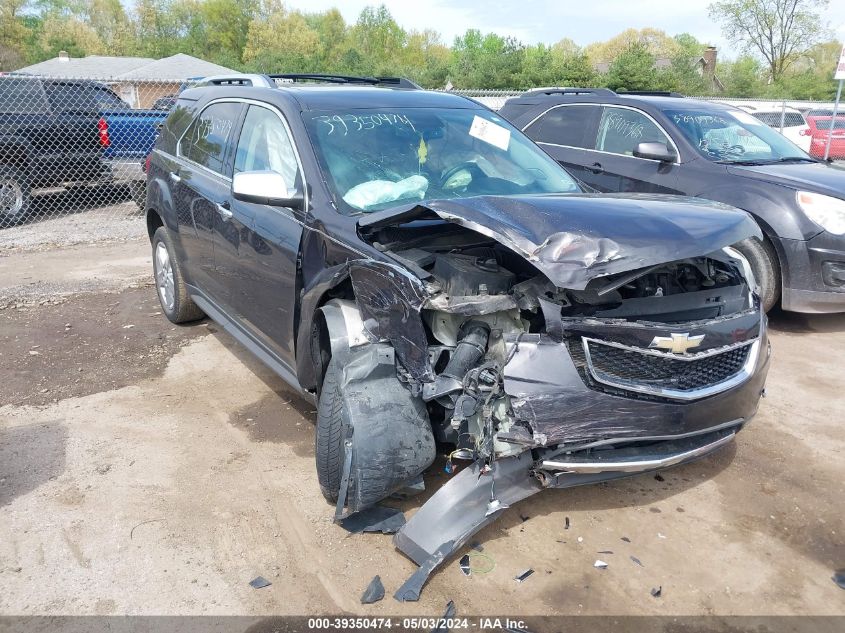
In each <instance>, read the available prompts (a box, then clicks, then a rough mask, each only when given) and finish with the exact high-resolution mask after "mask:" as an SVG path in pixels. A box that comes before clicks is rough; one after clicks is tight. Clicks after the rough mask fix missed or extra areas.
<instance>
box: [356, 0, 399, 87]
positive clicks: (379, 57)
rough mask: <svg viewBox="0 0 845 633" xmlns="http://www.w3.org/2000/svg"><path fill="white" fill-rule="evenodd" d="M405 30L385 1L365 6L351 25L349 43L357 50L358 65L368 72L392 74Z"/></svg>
mask: <svg viewBox="0 0 845 633" xmlns="http://www.w3.org/2000/svg"><path fill="white" fill-rule="evenodd" d="M405 38H406V34H405V31H404V30H402V27H400V26H399V25H398V24H397V23H396V20H394V19H393V16H392V15H391V14H390V11H388V9H387V7H386V6H384V5H383V4H382V5H380V6H378V7H366V8H364V10H363V11H361V14H360V15H359V16H358V21H357V22H356V23H355V26H353V27H352V31H351V33H350V42H349V44H350V45H351V46H352V47H353V48H354V49H355V50H356V51H357V53H358V61H357V64H356V65H357V66H358V67H359V68H363V70H364V72H365V74H368V75H393V74H394V68H395V64H396V60H397V59H398V58H399V56H400V54H401V52H402V48H403V47H404V45H405Z"/></svg>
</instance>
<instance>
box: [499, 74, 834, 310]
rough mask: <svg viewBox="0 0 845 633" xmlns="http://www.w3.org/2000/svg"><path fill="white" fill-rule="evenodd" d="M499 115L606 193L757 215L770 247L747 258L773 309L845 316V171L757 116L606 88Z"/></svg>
mask: <svg viewBox="0 0 845 633" xmlns="http://www.w3.org/2000/svg"><path fill="white" fill-rule="evenodd" d="M499 112H500V114H502V115H503V116H504V117H505V118H507V119H509V120H510V121H511V122H512V123H514V124H515V125H516V126H517V127H519V128H520V129H522V130H524V131H525V133H526V134H527V135H528V136H529V137H531V138H532V139H534V141H536V142H537V143H539V144H540V146H541V147H543V148H544V149H545V150H546V151H547V152H548V153H549V155H550V156H552V157H553V158H555V160H557V161H558V162H559V163H561V164H562V165H563V166H564V167H565V168H566V169H567V170H568V171H569V172H570V173H572V174H573V175H574V176H575V177H576V178H578V179H579V180H581V181H582V182H584V183H586V184H587V185H589V186H590V187H592V188H594V189H596V190H598V191H601V192H626V193H648V194H674V195H684V196H694V197H696V198H701V199H705V200H710V201H713V202H718V203H722V204H727V205H730V206H732V207H736V208H739V209H743V210H745V211H747V212H748V213H750V214H751V215H752V217H754V219H755V220H756V221H757V224H758V225H759V226H760V228H761V229H762V232H763V236H762V239H756V240H750V241H747V242H744V243H743V244H738V245H737V248H738V249H739V250H740V251H741V252H742V253H743V255H744V256H745V257H746V258H747V259H748V261H749V262H750V263H751V267H752V269H753V271H754V276H755V279H756V280H757V282H758V283H759V284H760V287H761V297H762V300H763V305H764V307H765V308H766V309H770V308H771V307H772V306H774V305H775V304H776V303H777V302H778V301H780V302H781V305H782V306H783V308H784V309H787V310H795V311H800V312H838V311H842V310H845V199H843V198H845V171H843V170H842V169H839V168H836V167H833V166H831V165H829V164H827V163H823V162H820V161H817V160H815V159H813V158H811V157H810V156H808V155H807V154H806V153H805V152H803V151H802V150H801V149H799V148H798V147H797V146H795V145H794V144H793V143H791V142H790V141H789V140H788V139H786V138H785V137H784V136H782V135H780V134H778V133H777V132H775V131H774V130H773V129H771V128H770V127H769V126H767V125H765V124H763V123H762V122H761V121H760V120H758V119H756V118H755V117H753V116H751V115H750V114H749V113H747V112H745V111H743V110H740V109H738V108H734V107H731V106H728V105H724V104H719V103H713V102H705V101H699V100H694V99H685V98H682V97H667V96H653V95H647V94H616V93H614V92H612V91H610V90H603V89H595V90H591V89H560V90H558V89H549V90H545V91H533V92H529V93H526V94H525V95H523V96H521V97H516V98H513V99H510V100H509V101H507V102H506V103H505V105H504V106H503V108H502V109H501V110H499Z"/></svg>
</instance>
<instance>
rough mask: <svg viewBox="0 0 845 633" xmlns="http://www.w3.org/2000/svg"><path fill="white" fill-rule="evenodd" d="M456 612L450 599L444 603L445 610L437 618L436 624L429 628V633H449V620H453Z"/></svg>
mask: <svg viewBox="0 0 845 633" xmlns="http://www.w3.org/2000/svg"><path fill="white" fill-rule="evenodd" d="M457 612H458V610H457V609H455V603H454V602H453V601H452V600H449V602H447V603H446V611H445V612H444V613H443V615H442V616H441V617H440V619H439V620H437V626H435V627H434V628H433V629H431V633H449V620H453V619H454V618H455V614H456V613H457Z"/></svg>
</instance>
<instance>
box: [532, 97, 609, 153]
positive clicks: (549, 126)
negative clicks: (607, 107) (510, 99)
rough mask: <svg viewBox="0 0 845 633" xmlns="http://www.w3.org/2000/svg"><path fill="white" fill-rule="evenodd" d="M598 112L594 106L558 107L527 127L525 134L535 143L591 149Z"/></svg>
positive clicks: (574, 105)
mask: <svg viewBox="0 0 845 633" xmlns="http://www.w3.org/2000/svg"><path fill="white" fill-rule="evenodd" d="M598 111H599V107H598V106H594V105H586V104H585V105H579V104H573V105H566V106H558V107H556V108H552V109H551V110H549V111H548V112H546V113H545V114H543V115H542V116H541V117H540V118H539V119H537V120H536V121H534V122H533V123H532V124H531V125H529V126H528V127H527V128H526V129H525V133H526V134H527V135H528V137H529V138H530V139H532V140H533V141H535V142H537V143H549V144H553V145H563V146H565V147H577V148H582V149H583V148H589V149H592V147H591V143H592V139H593V138H595V121H596V118H597V114H598Z"/></svg>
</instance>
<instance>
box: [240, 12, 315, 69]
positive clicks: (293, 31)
mask: <svg viewBox="0 0 845 633" xmlns="http://www.w3.org/2000/svg"><path fill="white" fill-rule="evenodd" d="M319 53H320V36H319V34H318V33H317V32H316V31H315V30H314V29H312V28H311V27H310V26H309V25H308V22H307V21H306V19H305V17H304V16H303V15H302V14H301V13H300V12H299V11H288V10H287V9H285V7H284V5H281V4H279V5H278V6H277V7H276V8H275V9H274V10H273V12H272V13H270V14H269V15H267V14H264V15H262V16H260V17H257V18H255V19H253V20H252V21H251V22H250V24H249V29H248V34H247V41H246V45H245V47H244V53H243V61H244V64H245V65H246V66H247V68H249V69H251V70H256V71H259V72H266V73H279V72H317V71H320V70H323V69H322V68H320V59H319Z"/></svg>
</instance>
